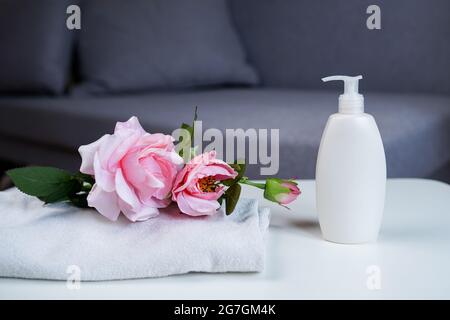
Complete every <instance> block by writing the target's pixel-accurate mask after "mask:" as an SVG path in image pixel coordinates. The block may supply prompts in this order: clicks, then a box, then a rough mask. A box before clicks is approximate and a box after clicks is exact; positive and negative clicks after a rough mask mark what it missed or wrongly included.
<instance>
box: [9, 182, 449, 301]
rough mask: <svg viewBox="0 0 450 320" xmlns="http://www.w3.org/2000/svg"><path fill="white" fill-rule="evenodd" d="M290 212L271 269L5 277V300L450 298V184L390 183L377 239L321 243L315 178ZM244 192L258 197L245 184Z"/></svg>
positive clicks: (276, 231)
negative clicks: (91, 277) (124, 276)
mask: <svg viewBox="0 0 450 320" xmlns="http://www.w3.org/2000/svg"><path fill="white" fill-rule="evenodd" d="M300 187H301V189H302V192H303V193H302V196H301V197H300V198H299V199H298V200H297V201H296V202H295V203H294V204H293V205H292V206H291V207H292V210H291V211H288V210H286V209H283V208H281V207H279V206H275V205H272V204H271V203H269V202H267V201H265V200H263V201H262V202H261V205H264V206H266V205H268V206H271V207H272V208H273V209H272V220H271V228H270V231H269V236H268V239H267V241H268V242H267V258H266V268H265V271H264V272H263V273H260V274H231V273H228V274H188V275H181V276H173V277H168V278H159V279H144V280H125V281H108V282H94V283H92V282H90V283H84V282H83V283H81V287H80V289H78V290H76V289H75V290H74V289H72V290H69V289H68V288H67V286H66V283H65V282H62V281H43V280H20V279H0V298H2V299H16V298H21V299H27V298H31V299H55V298H56V299H110V298H112V299H116V298H120V299H330V298H331V299H333V298H337V299H347V298H352V299H410V298H424V299H429V298H430V299H431V298H437V299H440V298H446V299H449V298H450V186H449V185H448V184H444V183H441V182H436V181H431V180H421V179H394V180H389V181H388V185H387V198H386V207H385V215H384V221H383V226H382V229H381V234H380V238H379V240H378V242H377V243H374V244H366V245H339V244H334V243H330V242H326V241H324V240H322V238H321V234H320V229H319V225H318V222H317V217H316V213H315V200H314V199H315V191H314V181H300ZM244 190H245V191H244V192H245V194H246V196H248V197H253V196H255V197H256V196H258V197H261V195H260V193H259V192H258V190H255V189H251V188H248V187H246V188H244Z"/></svg>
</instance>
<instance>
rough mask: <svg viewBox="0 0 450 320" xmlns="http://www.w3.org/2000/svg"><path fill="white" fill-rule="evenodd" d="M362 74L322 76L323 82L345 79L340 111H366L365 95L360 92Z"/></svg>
mask: <svg viewBox="0 0 450 320" xmlns="http://www.w3.org/2000/svg"><path fill="white" fill-rule="evenodd" d="M361 79H362V76H361V75H359V76H356V77H349V76H330V77H325V78H322V81H323V82H328V81H336V80H342V81H344V93H343V94H341V95H340V96H339V112H340V113H362V112H364V97H363V95H361V94H359V92H358V87H359V80H361Z"/></svg>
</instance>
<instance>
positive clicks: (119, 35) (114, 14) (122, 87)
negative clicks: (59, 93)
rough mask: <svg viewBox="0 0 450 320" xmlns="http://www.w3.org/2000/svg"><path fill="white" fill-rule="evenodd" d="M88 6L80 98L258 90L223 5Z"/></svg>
mask: <svg viewBox="0 0 450 320" xmlns="http://www.w3.org/2000/svg"><path fill="white" fill-rule="evenodd" d="M132 4H133V5H130V4H129V3H128V2H127V1H125V0H88V1H84V2H83V3H82V12H83V20H82V25H83V26H82V30H81V33H80V37H79V43H78V54H79V62H80V75H81V80H82V82H83V83H82V84H81V86H80V87H79V88H77V89H75V92H76V93H85V92H89V93H110V92H133V91H145V90H149V89H155V88H159V89H167V88H185V87H195V86H209V85H219V84H255V83H256V82H257V76H256V74H255V72H254V70H253V69H252V68H251V67H250V66H249V65H248V64H247V63H246V61H245V54H244V51H243V49H242V47H241V44H240V42H239V39H238V36H237V34H236V33H235V30H234V26H233V25H232V23H231V20H230V17H229V14H228V6H227V3H226V2H225V0H196V1H184V0H152V1H147V0H135V1H133V3H132Z"/></svg>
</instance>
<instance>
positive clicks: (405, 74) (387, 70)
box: [230, 0, 450, 93]
mask: <svg viewBox="0 0 450 320" xmlns="http://www.w3.org/2000/svg"><path fill="white" fill-rule="evenodd" d="M370 5H378V6H379V8H380V10H381V29H379V30H377V29H374V30H369V29H368V28H367V26H366V21H367V18H368V17H369V16H370V14H368V13H366V10H367V8H368V7H369V6H370ZM230 7H231V11H232V14H233V17H234V20H235V23H236V26H237V29H238V31H239V32H240V34H241V37H242V41H243V43H244V45H245V47H246V49H247V52H248V57H249V60H250V62H251V63H252V64H253V65H254V66H255V67H256V69H257V70H258V71H259V73H260V75H261V78H262V81H263V84H264V85H266V86H277V87H297V88H324V87H328V88H329V85H328V84H327V85H326V86H325V85H324V84H322V83H321V81H320V78H321V77H324V76H327V75H334V74H348V75H357V74H363V75H364V77H365V79H364V80H363V81H362V83H361V86H362V88H363V89H364V90H366V89H367V90H377V91H405V92H413V91H420V92H433V93H450V1H448V0H394V1H393V0H230Z"/></svg>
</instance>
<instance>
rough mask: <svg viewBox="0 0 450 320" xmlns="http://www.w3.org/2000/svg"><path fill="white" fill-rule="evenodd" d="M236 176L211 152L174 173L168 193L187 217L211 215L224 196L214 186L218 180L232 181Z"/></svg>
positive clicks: (221, 189)
mask: <svg viewBox="0 0 450 320" xmlns="http://www.w3.org/2000/svg"><path fill="white" fill-rule="evenodd" d="M236 176H237V173H236V172H235V171H234V170H233V168H231V167H230V166H229V165H228V164H226V163H225V162H223V161H222V160H219V159H216V152H215V151H211V152H208V153H204V154H201V155H199V156H197V157H195V158H193V159H192V160H191V161H190V162H189V163H188V164H186V166H185V167H184V168H183V169H182V170H181V171H180V172H179V173H178V176H177V178H176V180H175V184H174V187H173V191H172V199H173V200H174V201H176V202H177V204H178V207H179V209H180V210H181V212H183V213H185V214H188V215H190V216H203V215H212V214H214V213H215V212H216V211H217V209H219V208H220V204H219V202H218V201H217V200H218V199H219V198H220V196H222V194H223V193H224V191H225V190H224V187H223V186H220V185H218V182H220V181H222V180H227V179H232V178H235V177H236Z"/></svg>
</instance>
